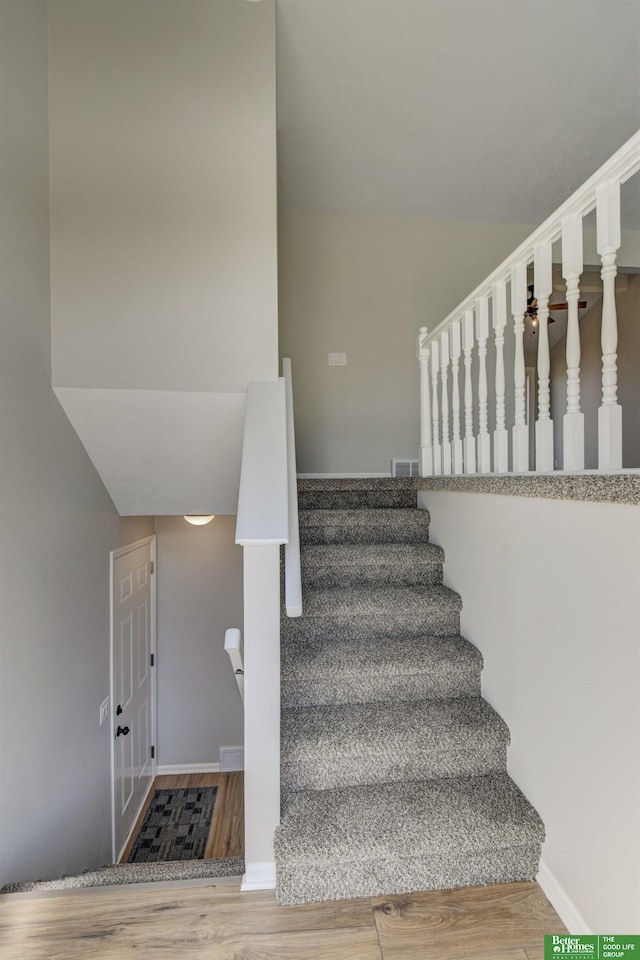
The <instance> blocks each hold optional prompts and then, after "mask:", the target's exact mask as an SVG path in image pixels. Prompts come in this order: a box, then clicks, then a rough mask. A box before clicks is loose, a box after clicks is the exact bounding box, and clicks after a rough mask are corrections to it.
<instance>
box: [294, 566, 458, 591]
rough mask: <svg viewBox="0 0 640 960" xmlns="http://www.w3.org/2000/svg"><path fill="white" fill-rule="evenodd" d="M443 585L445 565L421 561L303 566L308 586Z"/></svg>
mask: <svg viewBox="0 0 640 960" xmlns="http://www.w3.org/2000/svg"><path fill="white" fill-rule="evenodd" d="M433 583H442V564H441V563H431V562H424V563H420V562H417V563H415V564H412V565H411V566H410V565H406V566H401V565H399V564H393V563H391V564H377V565H376V566H373V565H372V566H366V565H364V564H356V563H354V564H344V565H341V564H340V563H336V562H327V563H318V562H316V563H314V564H309V565H305V563H304V561H303V564H302V585H303V588H304V587H348V586H369V587H414V586H416V587H417V586H420V585H425V586H426V585H429V584H433Z"/></svg>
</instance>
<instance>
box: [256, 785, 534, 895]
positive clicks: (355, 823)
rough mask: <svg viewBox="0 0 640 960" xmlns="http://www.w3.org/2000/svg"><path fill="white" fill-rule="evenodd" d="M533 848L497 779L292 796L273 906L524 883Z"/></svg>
mask: <svg viewBox="0 0 640 960" xmlns="http://www.w3.org/2000/svg"><path fill="white" fill-rule="evenodd" d="M543 840H544V827H543V825H542V823H541V821H540V818H539V817H538V815H537V813H536V812H535V810H534V809H533V807H532V806H531V805H530V804H529V803H528V802H527V800H526V799H525V798H524V796H523V795H522V793H521V792H520V790H519V789H518V788H517V787H516V785H515V784H514V783H513V781H512V780H510V778H509V777H508V776H507V775H506V774H498V775H493V776H485V777H480V776H476V777H465V778H457V779H449V780H446V779H440V780H429V781H414V782H404V783H384V784H379V785H376V786H364V787H356V788H353V787H352V788H350V789H348V790H325V791H321V792H305V793H299V794H297V795H296V796H295V797H293V798H292V800H291V804H290V806H289V808H288V810H287V812H286V813H285V815H284V816H283V819H282V822H281V824H280V826H279V827H278V828H277V830H276V835H275V844H274V845H275V852H276V860H277V865H278V899H279V901H280V902H281V903H303V902H308V901H313V900H332V899H344V898H346V897H363V896H376V895H377V896H380V895H385V894H391V893H406V892H409V891H412V890H429V889H449V888H451V887H457V886H464V885H475V884H478V883H500V882H509V881H515V880H525V879H533V877H534V876H535V874H536V872H537V869H538V860H539V856H540V845H541V843H542V841H543Z"/></svg>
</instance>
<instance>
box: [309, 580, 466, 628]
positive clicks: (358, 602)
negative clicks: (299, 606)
mask: <svg viewBox="0 0 640 960" xmlns="http://www.w3.org/2000/svg"><path fill="white" fill-rule="evenodd" d="M461 609H462V599H461V597H460V594H458V593H456V592H455V590H451V589H450V588H449V587H445V586H443V585H442V584H428V585H426V586H408V587H405V586H402V587H378V588H376V589H374V590H372V589H371V588H370V587H368V586H367V585H360V584H357V585H354V586H347V587H309V588H307V589H306V590H305V591H304V600H303V619H307V618H309V617H327V618H331V617H376V616H385V617H392V616H393V617H398V618H400V619H401V618H403V617H405V616H406V617H409V618H412V617H413V618H415V617H418V618H419V617H420V616H422V615H424V616H425V617H426V616H428V615H431V616H432V615H433V614H437V613H443V612H444V613H448V612H452V611H453V612H455V613H457V614H459V613H460V610H461ZM423 632H427V631H423ZM449 632H450V633H452V632H453V633H455V632H457V631H449Z"/></svg>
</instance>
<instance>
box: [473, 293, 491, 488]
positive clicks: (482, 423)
mask: <svg viewBox="0 0 640 960" xmlns="http://www.w3.org/2000/svg"><path fill="white" fill-rule="evenodd" d="M476 317H477V336H478V360H479V361H480V369H479V373H478V414H479V416H478V427H479V429H478V473H491V437H490V436H489V420H488V402H487V401H488V396H489V394H488V389H487V340H488V338H489V298H488V296H486V295H485V296H482V297H478V300H477V308H476Z"/></svg>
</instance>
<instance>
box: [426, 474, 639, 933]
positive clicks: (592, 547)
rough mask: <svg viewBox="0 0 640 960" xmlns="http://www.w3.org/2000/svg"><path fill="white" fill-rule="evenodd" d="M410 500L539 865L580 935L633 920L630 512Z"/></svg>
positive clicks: (635, 545)
mask: <svg viewBox="0 0 640 960" xmlns="http://www.w3.org/2000/svg"><path fill="white" fill-rule="evenodd" d="M420 501H421V503H422V504H423V505H426V506H427V507H428V509H429V510H430V511H431V518H432V526H431V539H432V540H433V542H434V543H437V544H439V545H441V546H442V547H443V548H444V550H445V555H446V562H445V568H444V569H445V583H446V584H447V585H448V586H450V587H452V588H453V589H455V590H457V591H458V592H459V593H460V594H461V596H462V600H463V604H464V606H463V610H462V633H463V634H464V636H466V637H467V638H468V639H469V640H471V641H472V643H474V644H475V645H476V646H477V647H478V648H479V649H480V650H481V652H482V654H483V656H484V659H485V666H484V671H483V674H482V689H483V696H485V697H486V699H487V700H488V701H489V702H490V703H491V704H492V705H493V706H494V707H495V708H496V710H497V711H498V712H499V713H500V714H501V716H502V717H503V718H504V719H505V721H506V722H507V724H508V725H509V729H510V731H511V747H510V749H509V755H508V756H509V759H508V764H509V773H510V774H511V776H512V777H513V779H514V780H515V781H516V783H517V784H518V785H519V786H520V787H521V789H522V790H523V792H524V793H525V795H526V796H527V797H528V798H529V800H530V801H531V802H532V803H533V804H534V806H535V807H536V808H537V810H538V811H539V813H540V815H541V817H542V819H543V821H544V823H545V826H546V830H547V840H546V842H545V845H544V848H543V862H544V864H545V865H546V867H547V868H548V870H549V871H550V872H551V874H552V875H553V876H554V877H555V879H556V880H557V882H558V884H559V885H560V887H561V888H562V889H563V890H564V892H565V894H566V896H567V897H568V898H569V899H570V901H572V903H573V905H574V907H575V911H574V916H577V915H578V914H579V915H581V917H582V918H583V921H584V925H585V926H586V927H588V928H589V929H590V930H591V931H593V932H598V933H602V932H604V931H611V930H620V931H622V930H628V931H635V930H638V929H640V819H639V818H638V795H639V792H640V766H639V765H638V737H639V735H640V700H639V698H638V682H639V680H640V649H639V647H638V627H639V625H640V589H639V588H640V583H639V580H640V508H639V507H636V506H625V505H611V504H599V503H584V502H568V501H560V500H542V499H535V498H516V497H506V496H505V497H502V496H495V495H489V494H484V495H483V494H466V493H465V494H463V493H445V492H429V491H424V492H422V493H421V494H420ZM557 905H558V904H557ZM565 915H566V914H565ZM578 925H580V921H578ZM575 932H580V931H579V930H577V929H576V930H575ZM582 932H586V930H585V929H583V930H582Z"/></svg>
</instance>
